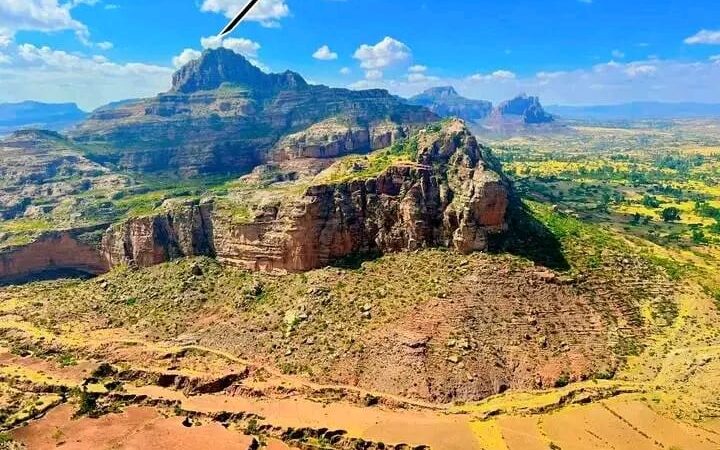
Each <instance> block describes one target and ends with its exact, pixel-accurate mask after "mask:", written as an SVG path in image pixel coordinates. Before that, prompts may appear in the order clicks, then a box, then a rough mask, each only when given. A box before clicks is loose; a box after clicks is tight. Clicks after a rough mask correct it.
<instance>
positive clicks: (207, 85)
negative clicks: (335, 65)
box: [172, 48, 307, 94]
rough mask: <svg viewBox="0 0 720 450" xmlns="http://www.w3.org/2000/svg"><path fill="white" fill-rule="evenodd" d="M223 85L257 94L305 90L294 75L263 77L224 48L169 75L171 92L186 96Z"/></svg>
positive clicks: (303, 81) (300, 79) (284, 74)
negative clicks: (234, 85) (245, 89)
mask: <svg viewBox="0 0 720 450" xmlns="http://www.w3.org/2000/svg"><path fill="white" fill-rule="evenodd" d="M224 83H230V84H236V85H241V86H245V87H248V88H250V89H252V90H258V91H276V90H285V89H290V90H294V89H299V88H303V87H306V86H307V83H306V82H305V80H304V79H303V78H302V76H300V75H299V74H297V73H295V72H290V71H287V72H285V73H282V74H266V73H265V72H263V71H262V70H260V69H259V68H257V67H256V66H254V65H253V64H252V63H251V62H250V61H248V60H247V58H245V57H244V56H242V55H240V54H238V53H235V52H234V51H232V50H229V49H226V48H217V49H212V50H205V51H204V52H203V54H202V56H201V57H200V58H199V59H196V60H194V61H191V62H189V63H188V64H186V65H185V66H183V67H182V68H180V69H179V70H178V71H177V72H175V74H174V75H173V88H172V91H173V92H181V93H184V94H189V93H193V92H198V91H211V90H215V89H218V88H219V87H220V86H222V85H223V84H224Z"/></svg>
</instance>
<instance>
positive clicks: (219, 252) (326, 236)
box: [103, 122, 512, 272]
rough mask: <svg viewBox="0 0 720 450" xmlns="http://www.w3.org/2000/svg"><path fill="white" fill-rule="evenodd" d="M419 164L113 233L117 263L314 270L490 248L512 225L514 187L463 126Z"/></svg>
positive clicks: (421, 140) (423, 151) (108, 250)
mask: <svg viewBox="0 0 720 450" xmlns="http://www.w3.org/2000/svg"><path fill="white" fill-rule="evenodd" d="M415 142H416V143H417V150H416V152H415V154H414V155H413V157H412V160H410V161H402V162H398V163H395V164H392V165H390V166H389V167H387V168H386V169H385V170H383V171H381V172H380V173H379V174H377V175H373V176H367V177H362V176H359V177H357V178H354V179H349V180H347V181H341V182H334V183H320V184H315V185H311V186H310V187H308V188H307V189H306V190H305V191H304V193H303V194H302V195H300V196H299V197H297V198H291V199H284V200H283V201H278V202H274V203H269V204H267V205H265V206H264V207H263V208H262V209H261V210H259V211H256V213H255V214H254V217H253V218H252V219H251V220H249V221H246V222H245V223H238V222H237V221H234V220H232V219H230V218H228V217H226V216H224V215H222V214H220V213H218V211H217V208H215V207H213V205H212V204H211V203H206V204H204V205H199V206H198V205H186V206H184V207H182V208H179V209H175V210H174V211H171V212H168V213H165V214H162V215H158V216H155V217H148V218H140V219H134V220H130V221H128V222H125V223H123V224H121V225H118V226H116V227H113V228H112V229H111V230H109V231H108V233H107V234H106V236H105V238H104V239H103V252H104V253H105V255H106V257H107V259H108V261H110V263H111V264H113V265H115V264H118V263H134V264H137V265H140V266H147V265H152V264H157V263H160V262H163V261H167V260H170V259H172V258H175V257H180V256H189V255H211V256H216V257H217V258H218V259H220V260H221V261H224V262H227V263H230V264H235V265H238V266H241V267H244V268H247V269H249V270H263V271H273V270H279V271H290V272H299V271H306V270H310V269H314V268H318V267H322V266H325V265H327V264H329V263H330V262H332V261H333V260H337V259H339V258H342V257H344V256H347V255H350V254H353V253H356V252H370V251H378V252H394V251H400V250H413V249H417V248H421V247H434V246H446V247H453V248H455V249H457V250H458V251H461V252H472V251H478V250H485V249H487V247H488V241H489V239H490V237H491V235H493V234H495V233H499V232H501V231H503V230H504V229H505V227H506V222H505V216H506V210H507V208H508V206H509V203H510V201H511V197H512V188H511V186H510V183H509V182H508V180H507V179H506V178H504V177H503V176H502V174H501V173H500V171H499V167H498V166H497V165H496V163H495V162H494V160H493V159H492V157H491V155H490V154H489V153H488V150H487V149H485V148H484V147H482V146H480V145H479V144H478V143H477V141H476V139H475V138H474V137H473V136H472V135H471V134H470V133H469V132H468V131H467V129H466V128H465V127H464V125H463V124H462V123H461V122H452V123H450V124H449V125H446V126H445V127H444V128H443V129H442V130H440V131H433V132H425V133H421V134H420V135H419V136H418V137H417V138H416V141H415Z"/></svg>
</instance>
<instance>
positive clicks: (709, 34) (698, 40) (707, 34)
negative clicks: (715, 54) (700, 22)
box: [685, 30, 720, 45]
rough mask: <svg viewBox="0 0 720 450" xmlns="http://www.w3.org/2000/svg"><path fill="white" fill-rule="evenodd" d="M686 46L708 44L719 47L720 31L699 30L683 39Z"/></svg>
mask: <svg viewBox="0 0 720 450" xmlns="http://www.w3.org/2000/svg"><path fill="white" fill-rule="evenodd" d="M685 43H686V44H688V45H697V44H709V45H720V30H700V31H698V32H697V33H695V34H694V35H692V36H690V37H689V38H687V39H685Z"/></svg>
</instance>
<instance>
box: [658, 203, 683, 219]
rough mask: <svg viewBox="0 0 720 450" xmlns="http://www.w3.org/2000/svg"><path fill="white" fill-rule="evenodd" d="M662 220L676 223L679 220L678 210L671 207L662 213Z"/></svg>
mask: <svg viewBox="0 0 720 450" xmlns="http://www.w3.org/2000/svg"><path fill="white" fill-rule="evenodd" d="M662 218H663V220H664V221H665V222H677V221H678V220H680V210H679V209H677V208H675V207H674V206H671V207H670V208H665V209H663V211H662Z"/></svg>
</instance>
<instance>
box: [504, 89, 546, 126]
mask: <svg viewBox="0 0 720 450" xmlns="http://www.w3.org/2000/svg"><path fill="white" fill-rule="evenodd" d="M494 114H495V115H499V116H517V117H521V118H522V121H523V122H524V123H525V124H526V125H533V124H542V123H551V122H554V121H555V119H554V118H553V116H552V115H550V114H548V113H547V112H545V110H544V109H543V107H542V105H541V104H540V99H539V98H538V97H532V96H528V95H519V96H517V97H515V98H513V99H511V100H508V101H506V102H503V103H501V104H500V105H498V107H497V108H496V109H495V112H494Z"/></svg>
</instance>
